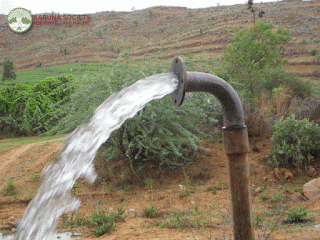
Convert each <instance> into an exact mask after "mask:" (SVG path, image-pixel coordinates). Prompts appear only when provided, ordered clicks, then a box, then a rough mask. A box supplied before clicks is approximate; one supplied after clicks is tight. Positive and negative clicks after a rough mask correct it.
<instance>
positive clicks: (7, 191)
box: [1, 181, 18, 196]
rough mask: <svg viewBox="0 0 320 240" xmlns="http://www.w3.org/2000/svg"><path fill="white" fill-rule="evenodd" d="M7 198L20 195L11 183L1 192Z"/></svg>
mask: <svg viewBox="0 0 320 240" xmlns="http://www.w3.org/2000/svg"><path fill="white" fill-rule="evenodd" d="M1 192H2V193H3V194H4V195H5V196H15V195H17V193H18V190H17V187H16V185H14V183H13V182H11V181H9V182H8V183H7V185H6V186H5V187H4V188H3V189H2V191H1Z"/></svg>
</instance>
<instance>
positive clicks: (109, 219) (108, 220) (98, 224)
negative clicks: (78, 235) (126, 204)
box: [89, 210, 115, 237]
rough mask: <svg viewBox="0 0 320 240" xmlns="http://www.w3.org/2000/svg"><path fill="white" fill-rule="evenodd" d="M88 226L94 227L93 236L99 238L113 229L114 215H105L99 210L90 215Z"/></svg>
mask: <svg viewBox="0 0 320 240" xmlns="http://www.w3.org/2000/svg"><path fill="white" fill-rule="evenodd" d="M89 225H90V226H92V227H95V229H94V230H93V234H94V235H95V236H96V237H99V236H101V235H103V234H104V233H106V232H110V231H111V230H112V229H114V228H115V214H109V215H106V214H105V212H104V211H102V210H101V211H99V212H98V213H94V214H92V215H91V220H90V222H89Z"/></svg>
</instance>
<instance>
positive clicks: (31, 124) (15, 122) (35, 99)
mask: <svg viewBox="0 0 320 240" xmlns="http://www.w3.org/2000/svg"><path fill="white" fill-rule="evenodd" d="M72 79H73V77H72V76H71V75H62V76H60V77H58V78H57V79H55V78H47V79H45V80H42V81H40V82H39V83H37V84H35V85H30V84H16V85H15V86H5V87H2V88H0V113H1V112H3V115H4V116H3V117H0V123H1V128H0V132H2V133H5V132H11V133H16V134H17V135H22V134H34V133H36V132H38V131H44V130H47V129H48V128H49V126H50V125H51V124H52V122H51V121H50V118H52V116H53V115H52V112H53V111H54V110H55V108H56V106H55V105H54V104H57V103H58V102H61V101H62V100H65V99H66V98H67V97H68V96H69V95H70V93H71V92H72V91H73V90H74V86H73V85H72Z"/></svg>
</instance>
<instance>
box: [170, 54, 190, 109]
mask: <svg viewBox="0 0 320 240" xmlns="http://www.w3.org/2000/svg"><path fill="white" fill-rule="evenodd" d="M170 72H173V73H174V74H176V75H177V77H178V80H179V83H178V88H177V90H176V91H175V92H173V93H171V94H170V98H171V102H172V103H173V105H175V106H176V107H178V106H180V105H181V104H182V102H183V100H184V95H185V91H186V88H187V81H188V76H187V71H186V64H185V63H184V61H183V59H182V58H181V57H175V58H174V59H173V61H172V63H171V67H170Z"/></svg>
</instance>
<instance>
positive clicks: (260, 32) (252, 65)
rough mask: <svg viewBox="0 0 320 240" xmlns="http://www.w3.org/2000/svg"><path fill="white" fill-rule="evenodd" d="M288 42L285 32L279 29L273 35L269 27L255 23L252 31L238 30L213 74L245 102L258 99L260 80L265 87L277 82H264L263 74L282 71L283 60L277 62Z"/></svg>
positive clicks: (271, 27)
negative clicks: (242, 94)
mask: <svg viewBox="0 0 320 240" xmlns="http://www.w3.org/2000/svg"><path fill="white" fill-rule="evenodd" d="M289 39H290V36H289V31H288V30H284V29H283V28H281V27H279V28H278V29H277V30H276V31H273V25H272V24H266V23H264V22H263V21H257V23H256V26H255V27H251V28H249V29H242V30H240V31H239V32H237V33H236V34H235V35H234V36H233V39H232V43H231V44H229V45H228V46H227V47H226V49H225V51H224V53H223V62H222V65H221V66H220V67H219V68H218V69H217V73H218V75H219V76H220V77H222V78H223V79H224V80H226V81H228V82H229V83H230V84H231V85H232V86H234V87H235V88H236V90H241V91H242V92H244V93H245V94H246V99H247V100H252V99H253V98H254V97H257V96H258V95H259V93H260V90H261V87H262V85H261V84H262V82H263V79H265V83H264V84H265V85H266V83H269V84H273V83H270V82H274V81H275V82H276V83H277V82H278V81H277V80H274V79H273V78H265V77H264V74H265V73H268V71H269V70H275V72H277V71H279V70H280V69H281V68H282V65H283V63H285V62H286V60H284V59H282V58H281V52H284V51H285V48H284V46H283V44H284V43H287V42H288V41H289ZM269 75H270V74H269ZM277 85H279V84H277ZM276 87H278V86H276ZM272 89H273V88H272ZM272 89H271V90H272Z"/></svg>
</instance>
